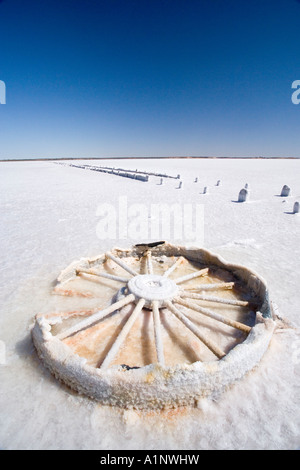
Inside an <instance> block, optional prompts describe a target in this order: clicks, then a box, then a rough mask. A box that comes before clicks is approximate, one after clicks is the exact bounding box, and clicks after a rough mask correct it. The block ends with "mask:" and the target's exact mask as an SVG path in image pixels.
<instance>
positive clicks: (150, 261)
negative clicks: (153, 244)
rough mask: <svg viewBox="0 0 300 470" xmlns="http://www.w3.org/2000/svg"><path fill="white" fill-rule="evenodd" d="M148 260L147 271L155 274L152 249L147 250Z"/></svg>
mask: <svg viewBox="0 0 300 470" xmlns="http://www.w3.org/2000/svg"><path fill="white" fill-rule="evenodd" d="M146 262H147V273H148V274H153V264H152V254H151V251H150V250H148V251H147V252H146Z"/></svg>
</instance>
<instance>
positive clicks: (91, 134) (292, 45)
mask: <svg viewBox="0 0 300 470" xmlns="http://www.w3.org/2000/svg"><path fill="white" fill-rule="evenodd" d="M299 38H300V3H299V2H298V1H297V0H275V1H271V0H251V1H250V0H249V1H244V0H228V1H226V0H59V1H58V0H56V1H49V0H43V1H39V0H35V1H33V0H3V1H1V2H0V80H2V81H4V82H5V84H6V104H5V105H2V104H1V105H0V158H30V157H32V158H38V157H93V156H95V157H96V156H99V157H109V156H115V157H118V156H119V157H121V156H141V157H142V156H150V157H151V156H156V157H163V156H172V155H173V156H175V155H194V156H195V155H215V156H259V155H264V156H298V157H300V145H299V140H300V139H299V136H300V104H299V105H295V104H293V103H292V100H291V96H292V93H293V90H292V88H291V85H292V82H293V81H295V80H300V52H299Z"/></svg>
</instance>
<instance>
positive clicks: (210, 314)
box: [174, 297, 251, 333]
mask: <svg viewBox="0 0 300 470" xmlns="http://www.w3.org/2000/svg"><path fill="white" fill-rule="evenodd" d="M174 302H175V303H177V304H180V305H183V306H184V307H187V308H190V309H192V310H195V311H196V312H199V313H202V314H203V315H206V316H207V317H210V318H213V319H214V320H217V321H219V322H222V323H225V324H226V325H229V326H232V327H233V328H237V329H238V330H241V331H244V332H245V333H249V332H250V331H251V327H250V326H248V325H244V324H243V323H240V322H237V321H234V320H230V319H229V318H226V317H224V316H223V315H220V314H218V313H215V312H212V311H211V310H209V309H207V308H204V307H200V306H199V305H197V304H194V303H193V302H190V301H188V300H184V299H182V298H180V297H176V299H174Z"/></svg>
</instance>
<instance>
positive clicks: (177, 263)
mask: <svg viewBox="0 0 300 470" xmlns="http://www.w3.org/2000/svg"><path fill="white" fill-rule="evenodd" d="M183 261H184V257H183V256H180V257H179V258H178V259H177V260H176V261H175V263H173V264H172V266H170V267H169V269H167V270H166V271H165V272H164V274H163V277H168V276H169V275H170V274H171V273H172V272H173V271H174V270H175V269H177V268H178V266H180V265H181V264H182V263H183Z"/></svg>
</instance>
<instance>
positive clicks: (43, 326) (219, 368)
mask: <svg viewBox="0 0 300 470" xmlns="http://www.w3.org/2000/svg"><path fill="white" fill-rule="evenodd" d="M103 282H104V284H103ZM107 282H108V283H110V284H105V283H107ZM107 286H109V289H107ZM90 289H91V290H92V292H91V291H90ZM103 289H106V290H109V292H110V293H109V302H107V304H106V305H105V306H104V307H103V308H100V309H99V308H97V307H96V308H94V309H89V310H83V311H75V312H74V311H72V312H65V313H55V314H49V315H38V316H37V317H36V322H35V326H34V328H33V340H34V343H35V346H36V348H37V351H38V353H39V355H40V356H41V358H42V359H43V361H44V362H45V364H46V365H47V366H48V367H49V368H50V370H51V371H52V372H53V373H54V374H55V375H56V376H57V377H58V378H59V379H60V380H62V381H64V382H65V383H67V384H68V385H69V386H71V387H72V388H74V389H76V390H77V391H79V392H81V393H85V394H87V395H89V396H90V397H93V398H95V399H97V400H99V401H100V402H102V403H104V404H115V405H118V406H124V407H137V408H147V407H151V408H156V407H157V408H162V407H166V406H178V405H186V404H191V403H195V402H197V400H199V398H201V397H203V396H207V395H208V394H211V393H214V392H217V391H220V390H222V389H223V388H225V387H226V386H228V385H229V384H231V383H233V382H234V381H235V380H237V379H239V378H241V377H242V376H243V375H244V374H245V372H247V371H248V370H250V369H252V368H253V367H254V365H256V364H257V362H258V361H259V360H260V359H261V357H262V355H263V353H264V352H265V350H266V348H267V347H268V344H269V341H270V338H271V335H272V332H273V328H274V321H273V320H272V318H271V317H272V315H271V304H270V302H269V299H268V292H267V289H266V285H265V283H264V281H263V280H262V279H261V278H259V277H258V276H257V275H256V274H254V273H253V272H251V271H250V270H248V269H246V268H244V267H241V266H235V265H230V264H228V263H226V262H225V261H224V260H221V258H220V257H218V256H215V255H213V254H212V253H210V252H208V251H206V250H202V249H199V248H184V247H176V246H173V245H170V244H166V243H157V244H155V243H154V244H152V245H151V244H150V245H136V246H135V247H133V248H132V249H130V250H120V249H115V250H112V251H110V252H108V253H106V254H104V255H101V256H99V257H97V258H94V259H90V260H89V259H81V260H79V261H77V262H75V263H72V264H71V265H70V266H69V267H68V268H67V269H66V270H64V271H63V272H62V273H61V275H60V277H59V278H58V283H57V286H56V288H55V292H56V293H62V294H67V295H70V294H71V295H73V294H75V295H76V294H77V295H81V296H84V295H94V296H95V297H97V295H98V296H99V297H102V296H103ZM82 317H84V318H82ZM241 320H242V321H241ZM236 332H237V334H236ZM178 344H179V345H178Z"/></svg>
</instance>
